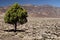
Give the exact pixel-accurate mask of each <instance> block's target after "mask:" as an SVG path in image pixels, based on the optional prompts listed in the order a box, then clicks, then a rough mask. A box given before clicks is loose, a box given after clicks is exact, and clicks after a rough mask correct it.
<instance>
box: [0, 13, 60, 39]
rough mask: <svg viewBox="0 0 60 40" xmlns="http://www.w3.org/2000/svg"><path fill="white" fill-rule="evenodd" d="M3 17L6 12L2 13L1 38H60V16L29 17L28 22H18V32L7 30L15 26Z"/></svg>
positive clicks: (0, 18)
mask: <svg viewBox="0 0 60 40" xmlns="http://www.w3.org/2000/svg"><path fill="white" fill-rule="evenodd" d="M3 18H4V14H0V40H60V18H39V17H28V18H27V19H28V22H27V23H26V24H23V25H19V24H18V26H17V30H19V31H17V32H14V31H5V30H12V29H14V26H13V25H10V24H6V23H5V22H4V19H3Z"/></svg>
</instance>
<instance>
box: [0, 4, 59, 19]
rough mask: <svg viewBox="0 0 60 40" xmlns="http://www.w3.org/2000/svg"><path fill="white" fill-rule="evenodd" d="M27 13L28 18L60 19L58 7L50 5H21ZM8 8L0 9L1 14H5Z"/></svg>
mask: <svg viewBox="0 0 60 40" xmlns="http://www.w3.org/2000/svg"><path fill="white" fill-rule="evenodd" d="M21 6H22V7H23V8H25V9H26V10H27V11H28V14H29V16H32V17H55V18H56V17H60V7H54V6H51V5H40V6H35V5H21ZM9 7H10V6H7V7H0V11H1V12H5V11H6V10H7V9H8V8H9Z"/></svg>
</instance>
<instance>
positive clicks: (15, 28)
mask: <svg viewBox="0 0 60 40" xmlns="http://www.w3.org/2000/svg"><path fill="white" fill-rule="evenodd" d="M16 29H17V23H15V30H14V32H16Z"/></svg>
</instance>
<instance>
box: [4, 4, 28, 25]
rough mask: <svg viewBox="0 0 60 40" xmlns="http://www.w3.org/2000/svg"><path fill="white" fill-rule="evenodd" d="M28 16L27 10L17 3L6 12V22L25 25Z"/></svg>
mask: <svg viewBox="0 0 60 40" xmlns="http://www.w3.org/2000/svg"><path fill="white" fill-rule="evenodd" d="M27 16H28V15H27V12H26V10H25V9H23V8H22V7H21V6H20V5H19V4H18V3H15V4H13V5H12V6H11V8H9V9H8V10H7V11H6V13H5V16H4V21H5V22H6V23H9V24H15V23H20V24H24V23H26V22H27V18H26V17H27Z"/></svg>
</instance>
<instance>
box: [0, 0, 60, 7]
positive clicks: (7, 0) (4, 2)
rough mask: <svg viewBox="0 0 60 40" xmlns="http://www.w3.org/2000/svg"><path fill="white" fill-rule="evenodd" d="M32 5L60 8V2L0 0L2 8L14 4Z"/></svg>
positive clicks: (51, 0) (49, 0)
mask: <svg viewBox="0 0 60 40" xmlns="http://www.w3.org/2000/svg"><path fill="white" fill-rule="evenodd" d="M16 2H17V3H19V4H21V5H24V4H32V5H52V6H56V7H60V0H0V6H9V5H12V4H14V3H16Z"/></svg>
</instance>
